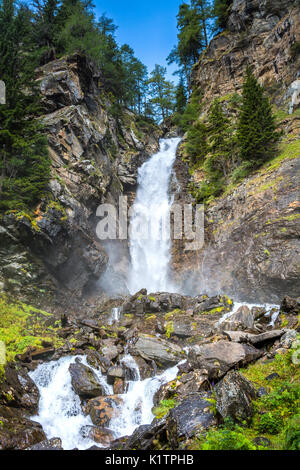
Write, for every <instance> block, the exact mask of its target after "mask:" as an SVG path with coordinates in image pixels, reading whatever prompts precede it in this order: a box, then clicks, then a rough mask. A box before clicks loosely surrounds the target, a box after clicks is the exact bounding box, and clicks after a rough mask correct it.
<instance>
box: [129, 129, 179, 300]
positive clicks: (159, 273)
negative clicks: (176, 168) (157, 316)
mask: <svg viewBox="0 0 300 470" xmlns="http://www.w3.org/2000/svg"><path fill="white" fill-rule="evenodd" d="M179 142H180V138H172V139H162V140H161V142H160V150H159V152H158V153H156V154H155V155H153V156H152V157H151V158H150V160H148V161H147V162H146V163H144V165H143V166H142V167H141V168H140V169H139V174H138V184H139V186H138V190H137V195H136V199H135V202H134V205H133V208H132V211H133V212H132V216H131V220H130V257H131V265H130V269H129V281H128V287H129V290H130V292H131V293H133V294H134V293H135V292H137V291H139V290H140V289H142V288H146V289H147V290H148V291H149V292H158V291H160V292H163V291H166V292H172V285H171V282H170V280H169V276H168V270H169V264H170V260H171V237H170V210H171V206H172V203H173V199H172V197H170V195H169V185H170V179H171V175H172V169H173V164H174V162H175V159H176V150H177V146H178V144H179Z"/></svg>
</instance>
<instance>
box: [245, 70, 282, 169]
mask: <svg viewBox="0 0 300 470" xmlns="http://www.w3.org/2000/svg"><path fill="white" fill-rule="evenodd" d="M279 137H280V134H279V133H278V132H277V131H276V122H275V116H274V115H273V111H272V106H271V104H270V102H269V99H268V98H267V97H266V96H265V94H264V90H263V88H262V86H261V85H260V84H259V83H258V81H257V80H256V78H255V77H254V75H253V73H252V71H251V69H250V68H249V67H248V68H247V71H246V75H245V82H244V86H243V102H242V106H241V110H240V114H239V122H238V131H237V142H238V146H239V154H240V158H241V159H242V160H243V161H248V162H251V164H252V166H253V167H259V166H260V165H261V164H262V163H264V162H265V161H267V160H269V159H270V157H271V156H273V155H274V153H275V146H276V144H277V142H278V140H279Z"/></svg>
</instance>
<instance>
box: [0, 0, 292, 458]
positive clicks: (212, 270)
mask: <svg viewBox="0 0 300 470" xmlns="http://www.w3.org/2000/svg"><path fill="white" fill-rule="evenodd" d="M279 3H280V4H279ZM299 34H300V33H299V6H298V7H296V6H295V2H292V1H288V0H286V1H284V2H269V1H264V2H257V1H256V0H253V1H249V2H248V1H245V0H235V1H234V2H233V5H232V9H231V14H230V15H229V19H228V30H227V31H226V34H220V35H219V36H217V37H216V38H215V39H213V40H212V42H211V44H210V46H209V48H208V49H207V51H206V52H205V54H204V56H203V57H202V58H201V59H200V62H199V64H197V65H196V66H195V67H194V72H193V73H194V86H195V87H201V89H202V90H203V93H204V96H205V98H206V100H207V102H209V101H211V100H212V99H213V98H214V97H216V96H217V97H218V98H220V99H221V101H222V103H223V105H224V108H225V109H227V110H228V113H230V112H234V111H233V110H232V109H231V101H230V100H231V95H232V94H233V93H236V92H239V91H240V88H241V83H242V75H243V74H242V72H243V70H244V68H245V66H246V64H247V61H249V60H250V61H251V62H252V63H253V64H254V65H255V67H256V72H257V75H258V76H259V77H260V79H261V80H262V82H264V83H268V84H269V85H270V87H269V88H270V89H272V90H273V92H272V93H273V94H272V99H273V102H274V106H276V109H277V111H278V113H280V124H279V126H280V128H281V129H282V130H283V132H284V137H283V138H282V141H281V143H280V152H279V154H278V155H277V156H276V157H275V158H274V160H272V161H271V162H269V163H268V164H267V165H265V166H264V167H263V168H262V169H260V170H259V171H258V172H256V173H255V174H254V175H252V176H250V177H247V178H246V179H245V180H244V181H243V182H242V183H239V184H237V185H236V186H233V187H230V188H227V191H226V193H225V194H224V195H223V196H221V197H220V198H216V199H214V200H212V201H211V202H210V203H209V204H208V205H207V207H206V208H205V245H204V247H203V248H201V249H200V250H199V251H197V252H185V251H184V245H183V243H182V241H174V243H173V245H172V246H171V247H170V248H168V247H167V248H168V249H169V250H170V252H169V253H168V254H169V255H170V259H169V258H168V263H166V266H165V268H166V270H167V269H169V268H170V270H169V271H168V275H170V273H171V275H172V277H173V279H172V280H173V281H174V284H173V285H174V286H175V287H174V291H173V290H172V288H171V287H170V292H160V291H158V292H150V290H149V288H148V289H147V287H148V286H147V285H146V283H145V285H143V289H141V290H140V291H139V292H131V291H130V290H129V288H128V284H127V277H128V272H129V269H130V263H131V260H130V253H131V251H130V250H131V245H130V240H129V242H128V241H127V240H115V241H114V242H113V244H112V243H107V242H105V241H101V240H99V239H98V237H97V234H96V225H97V222H98V220H97V216H96V210H97V207H98V206H99V205H100V204H104V203H106V204H107V203H110V204H113V205H115V206H117V205H118V201H119V197H120V196H121V195H123V196H127V197H128V201H129V204H130V205H132V204H134V200H135V199H136V194H137V191H138V190H139V188H140V187H141V180H140V175H141V173H140V168H141V167H142V166H143V164H145V163H146V162H149V161H151V160H152V158H153V155H154V156H155V155H158V154H159V153H160V152H161V153H162V152H163V150H162V149H161V148H160V143H159V141H160V139H161V138H165V141H164V143H165V144H166V150H165V151H166V152H167V151H168V149H169V148H170V146H171V144H170V140H169V139H172V138H174V137H176V136H177V132H176V130H175V131H174V129H173V128H172V129H170V127H169V126H168V125H162V126H156V125H154V124H153V123H150V122H148V121H146V120H145V121H143V120H141V119H140V118H139V117H137V116H136V115H135V114H134V113H133V112H131V111H128V110H127V109H123V110H122V113H121V114H120V110H117V111H116V106H115V103H114V100H113V97H112V96H110V95H109V94H108V93H106V90H105V87H104V86H103V85H102V76H101V70H99V69H97V68H96V67H95V66H94V65H93V64H92V63H91V62H90V61H89V60H88V59H87V58H86V57H85V56H84V55H82V54H74V55H71V56H66V57H63V58H60V59H57V60H54V61H52V62H49V63H48V64H46V65H44V66H42V67H40V68H39V69H37V71H36V81H37V83H38V85H39V87H40V91H41V96H42V99H41V101H42V106H43V113H44V114H43V122H44V124H45V126H46V130H47V138H48V144H49V152H50V156H51V161H52V165H51V179H50V183H49V188H48V197H46V198H44V199H43V200H41V201H40V203H39V204H38V205H37V207H36V208H35V210H34V213H33V214H32V213H30V214H29V213H26V212H24V211H12V212H10V213H7V214H5V215H4V216H3V217H1V220H0V240H1V244H0V340H2V341H3V342H4V343H5V345H6V360H5V364H4V366H3V367H1V366H0V449H1V450H24V449H28V450H50V449H51V450H52V449H55V450H63V449H64V450H71V449H82V450H86V449H91V450H103V449H109V450H133V449H134V450H169V449H171V450H177V449H185V450H205V449H209V450H215V449H217V450H224V447H221V445H225V446H226V445H228V448H230V445H231V446H232V445H233V444H232V441H234V442H235V444H234V445H236V448H237V449H241V450H257V449H258V450H266V449H270V450H275V449H295V450H297V449H299V359H298V358H299V333H300V331H299V328H300V327H299V314H300V300H299V292H300V290H299V287H300V284H299V282H300V281H299V279H300V272H299V266H300V256H299V230H300V229H299V158H300V147H299V119H300V117H299V109H298V108H297V106H298V105H297V99H296V100H294V101H293V103H294V105H293V109H292V113H291V114H288V113H289V110H290V102H291V96H292V94H291V90H292V89H293V86H292V84H293V83H294V82H295V81H297V80H298V78H299V58H298V59H297V60H296V61H291V59H290V47H291V46H292V44H293V43H294V41H295V40H296V41H297V40H298V39H299V38H298V35H299ZM266 51H267V52H266ZM183 142H184V137H183ZM157 152H158V154H157ZM182 153H183V150H182V146H181V144H179V146H178V148H177V153H176V156H175V154H174V157H175V158H174V162H173V163H172V166H171V167H170V168H169V167H168V168H167V169H166V171H168V172H169V173H167V176H168V178H167V179H166V182H165V184H166V189H167V190H168V192H169V193H171V195H172V196H173V197H174V202H181V203H189V202H194V201H193V198H192V195H191V194H190V191H189V184H190V183H191V181H197V180H201V177H202V175H201V171H196V172H194V173H193V174H191V172H190V171H189V168H188V165H187V163H186V161H185V159H184V158H182V156H183V154H182ZM161 171H163V170H161ZM153 186H154V184H153ZM148 196H149V197H151V194H150V195H148ZM153 258H154V253H153ZM140 259H141V260H142V259H143V257H142V254H140ZM169 261H170V263H169ZM169 264H170V266H169ZM141 268H142V269H141V272H143V271H145V272H146V266H141ZM150 268H151V266H150ZM150 271H151V269H150ZM155 274H156V273H155ZM142 280H143V279H142ZM141 282H142V281H141ZM169 285H170V286H172V284H169ZM112 287H113V289H112ZM0 353H1V350H0ZM0 357H1V356H0ZM226 439H228V441H226ZM221 442H222V443H223V444H221ZM224 442H225V444H224ZM226 443H227V444H226ZM297 446H298V447H297ZM225 449H226V447H225Z"/></svg>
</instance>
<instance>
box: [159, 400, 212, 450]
mask: <svg viewBox="0 0 300 470" xmlns="http://www.w3.org/2000/svg"><path fill="white" fill-rule="evenodd" d="M209 396H210V395H209V394H195V395H191V396H189V397H188V398H186V399H185V400H184V401H183V402H182V403H181V404H180V405H179V406H177V407H176V408H173V409H172V410H170V412H169V416H168V418H167V430H168V436H169V445H170V448H171V449H178V447H179V443H180V441H181V440H182V439H184V438H185V439H187V438H191V437H192V436H194V435H195V434H196V433H198V432H199V431H204V430H207V429H209V428H210V427H211V426H214V425H216V424H217V421H216V418H215V416H214V414H213V412H212V404H211V403H210V402H208V401H207V400H206V398H209Z"/></svg>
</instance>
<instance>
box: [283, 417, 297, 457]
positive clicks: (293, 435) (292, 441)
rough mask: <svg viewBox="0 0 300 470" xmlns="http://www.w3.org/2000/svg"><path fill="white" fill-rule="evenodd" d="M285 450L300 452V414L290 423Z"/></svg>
mask: <svg viewBox="0 0 300 470" xmlns="http://www.w3.org/2000/svg"><path fill="white" fill-rule="evenodd" d="M285 449H286V450H300V414H297V415H295V416H293V418H291V419H290V420H289V422H288V425H287V429H286V433H285Z"/></svg>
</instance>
